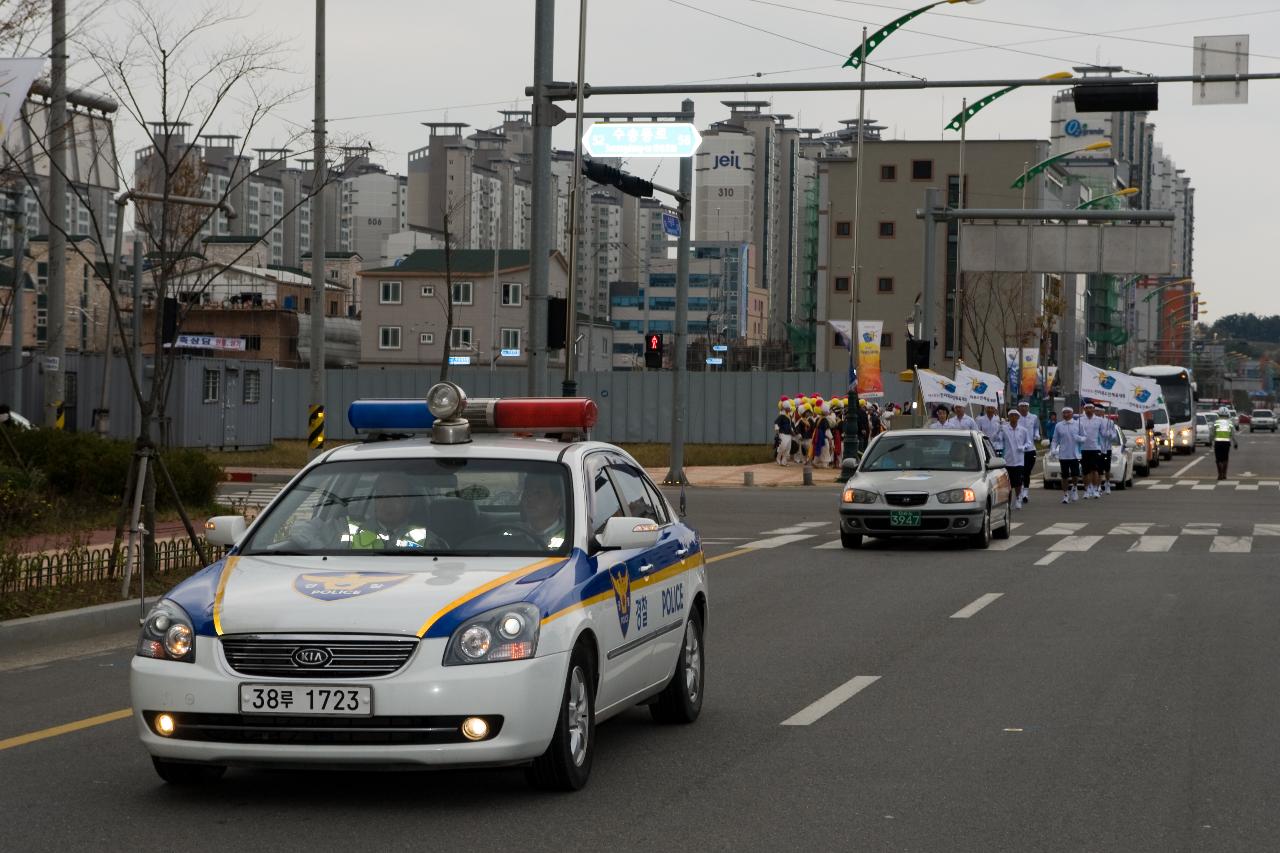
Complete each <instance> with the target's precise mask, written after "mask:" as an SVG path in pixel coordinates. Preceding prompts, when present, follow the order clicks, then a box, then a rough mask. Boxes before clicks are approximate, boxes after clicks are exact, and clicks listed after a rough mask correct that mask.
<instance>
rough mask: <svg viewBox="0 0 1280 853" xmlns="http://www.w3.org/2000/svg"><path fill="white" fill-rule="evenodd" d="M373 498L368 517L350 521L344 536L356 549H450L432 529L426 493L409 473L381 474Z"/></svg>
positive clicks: (376, 481) (374, 485)
mask: <svg viewBox="0 0 1280 853" xmlns="http://www.w3.org/2000/svg"><path fill="white" fill-rule="evenodd" d="M369 500H370V503H372V505H373V510H372V512H371V513H369V515H368V517H366V518H364V519H361V520H358V521H357V520H349V521H348V522H347V536H346V537H344V538H346V539H348V541H349V542H350V543H351V547H352V548H353V549H356V550H364V551H391V550H400V549H418V548H426V549H431V550H447V549H448V547H449V546H448V544H447V543H446V542H445V541H444V540H443V539H441V538H440V537H439V536H437V535H436V534H435V533H433V532H432V531H431V530H430V529H428V527H427V502H426V496H425V495H424V494H422V492H421V490H419V489H417V488H415V487H414V485H413V483H412V482H411V481H410V479H409V477H408V476H406V475H405V474H402V473H400V472H398V471H388V472H384V473H382V474H379V475H378V477H377V479H376V480H374V484H373V494H372V495H371V496H370V498H369Z"/></svg>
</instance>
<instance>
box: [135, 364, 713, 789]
mask: <svg viewBox="0 0 1280 853" xmlns="http://www.w3.org/2000/svg"><path fill="white" fill-rule="evenodd" d="M348 417H349V419H350V421H351V423H352V425H353V426H354V427H355V428H356V429H357V430H358V431H361V432H364V433H368V434H369V435H370V439H371V440H369V441H367V442H365V443H363V444H355V445H346V446H342V447H338V448H335V449H333V450H331V451H329V452H327V453H325V454H323V455H322V456H320V457H319V458H317V459H316V460H314V461H313V462H312V463H310V464H309V465H308V466H307V467H306V468H304V469H303V470H302V471H300V472H299V473H298V475H297V476H296V477H295V478H294V479H293V480H292V481H291V482H290V483H289V485H288V486H287V487H286V488H285V489H284V490H283V491H282V492H281V493H280V495H279V496H278V497H277V498H276V499H275V500H274V501H273V502H272V503H271V504H270V505H269V506H268V507H267V508H266V509H265V510H264V511H263V512H262V513H261V514H260V515H259V516H258V518H257V519H256V520H255V521H254V522H253V523H252V524H251V525H249V526H248V527H247V529H246V525H245V522H244V520H243V519H242V518H240V517H239V516H227V517H221V518H214V519H211V520H210V521H209V522H208V525H207V527H208V536H209V539H210V541H211V542H213V543H215V544H225V545H229V546H230V550H229V551H228V553H227V556H226V557H225V558H224V559H222V560H220V561H219V562H217V563H215V564H213V565H211V566H209V567H208V568H206V569H204V570H203V571H201V572H199V573H198V574H196V575H194V576H192V577H191V578H189V579H188V580H186V581H185V582H183V583H181V584H179V585H178V586H177V587H175V588H174V589H173V590H171V591H170V592H169V593H168V595H166V596H165V598H164V599H163V600H162V601H160V602H159V603H158V604H157V605H156V606H155V608H154V609H152V611H151V612H150V614H149V615H148V616H147V617H146V620H145V622H144V625H143V629H142V635H141V637H140V639H139V643H138V650H137V654H136V655H135V657H134V658H133V664H132V672H131V692H132V698H133V708H134V717H135V719H136V722H137V727H138V732H139V734H140V736H141V738H142V742H143V744H144V745H145V747H146V748H147V750H148V751H149V752H150V754H151V757H152V761H153V762H154V764H155V768H156V771H157V772H158V773H159V775H160V776H161V777H162V778H163V779H164V780H165V781H167V782H170V783H197V782H206V781H212V780H215V779H217V778H219V777H220V776H221V775H222V773H223V772H224V770H225V769H226V768H227V767H228V766H266V767H271V766H291V767H299V766H331V767H332V766H336V767H370V766H373V767H378V766H384V767H415V766H418V767H420V766H428V765H429V766H450V765H453V766H457V765H466V766H477V765H498V766H501V765H527V767H528V775H529V778H530V781H532V782H533V783H534V784H536V785H538V786H540V787H545V788H552V789H568V790H573V789H577V788H581V787H582V786H583V785H584V784H585V783H586V781H587V779H588V776H589V774H590V771H591V764H592V756H593V755H594V752H595V742H596V728H595V727H596V724H597V723H599V722H601V721H603V720H605V719H606V718H608V717H611V716H613V715H615V714H618V713H620V712H622V711H624V710H626V709H628V708H630V707H633V706H635V705H637V704H647V705H648V706H649V709H650V712H651V714H652V716H653V718H654V719H655V720H657V721H659V722H664V723H691V722H693V721H694V720H696V719H697V717H698V714H699V712H700V710H701V707H702V702H703V688H704V683H705V679H704V673H705V665H706V658H705V653H704V644H703V630H704V627H705V625H706V619H707V581H706V569H705V566H704V560H703V553H702V548H701V543H700V540H699V538H698V535H697V533H695V532H694V531H693V530H692V529H690V528H689V527H687V526H686V525H685V524H684V523H683V522H682V521H681V520H680V519H679V517H678V516H677V514H676V513H675V512H674V511H673V510H672V507H671V506H670V505H669V503H668V502H667V501H666V499H665V498H664V497H663V495H662V494H661V492H660V491H659V490H658V489H657V488H656V487H655V486H654V484H653V483H652V482H651V481H650V480H649V478H648V477H647V476H646V475H645V472H644V470H643V469H642V468H641V467H640V466H639V465H638V464H637V463H636V462H635V460H634V459H632V458H631V457H630V456H628V455H627V454H626V453H625V452H623V451H622V450H620V449H619V448H617V447H614V446H612V445H609V444H604V443H601V442H594V441H589V440H572V441H566V440H565V439H566V438H567V437H568V436H567V435H566V434H568V433H575V434H577V435H578V436H579V437H580V436H583V435H585V434H586V433H587V432H588V431H589V429H590V427H591V426H592V425H594V423H595V420H596V408H595V404H594V403H593V402H592V401H590V400H582V399H536V400H535V399H487V400H468V399H467V398H466V395H465V394H464V393H463V392H462V389H460V388H458V387H457V386H456V385H453V384H450V383H441V384H438V385H436V386H434V387H432V389H431V390H430V392H429V393H428V395H427V399H426V401H425V402H423V401H412V400H408V401H406V400H387V401H358V402H356V403H353V404H352V406H351V409H350V411H349V414H348ZM484 431H499V432H506V433H517V434H522V435H492V436H490V435H484V436H481V435H476V436H475V437H473V436H472V433H473V432H475V433H480V432H484ZM422 432H426V433H428V435H415V434H417V433H422ZM549 434H550V435H557V436H559V438H558V440H557V439H547V438H536V437H532V436H533V435H549Z"/></svg>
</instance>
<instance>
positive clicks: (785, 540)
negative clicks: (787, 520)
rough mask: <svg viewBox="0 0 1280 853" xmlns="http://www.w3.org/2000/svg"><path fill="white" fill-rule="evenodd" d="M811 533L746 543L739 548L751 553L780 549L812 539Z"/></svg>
mask: <svg viewBox="0 0 1280 853" xmlns="http://www.w3.org/2000/svg"><path fill="white" fill-rule="evenodd" d="M812 538H813V534H812V533H791V534H788V535H786V536H774V537H771V538H769V539H757V540H756V541H754V542H747V543H745V544H743V545H741V546H739V547H741V548H748V549H751V550H753V551H755V550H760V549H764V548H781V547H782V546H783V545H790V544H791V543H792V542H803V541H804V540H806V539H812Z"/></svg>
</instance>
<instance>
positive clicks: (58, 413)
mask: <svg viewBox="0 0 1280 853" xmlns="http://www.w3.org/2000/svg"><path fill="white" fill-rule="evenodd" d="M53 428H54V429H66V428H67V407H66V404H64V403H63V402H62V401H61V400H59V401H58V402H56V403H54V404H53Z"/></svg>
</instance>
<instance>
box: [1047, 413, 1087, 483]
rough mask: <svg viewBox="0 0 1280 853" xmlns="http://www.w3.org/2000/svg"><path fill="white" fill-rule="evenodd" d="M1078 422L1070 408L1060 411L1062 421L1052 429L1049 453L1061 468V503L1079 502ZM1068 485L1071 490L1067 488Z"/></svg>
mask: <svg viewBox="0 0 1280 853" xmlns="http://www.w3.org/2000/svg"><path fill="white" fill-rule="evenodd" d="M1080 438H1081V436H1080V422H1079V421H1077V420H1076V419H1075V416H1074V414H1073V412H1072V409H1071V407H1070V406H1064V407H1063V409H1062V420H1060V421H1058V425H1057V426H1056V427H1054V429H1053V441H1051V442H1050V443H1049V452H1050V453H1052V454H1053V455H1054V456H1056V457H1058V464H1059V465H1061V466H1062V502H1063V503H1068V502H1070V501H1075V500H1079V495H1078V494H1077V493H1076V486H1077V485H1078V484H1079V482H1080ZM1068 483H1070V485H1071V488H1070V489H1068V488H1067V484H1068Z"/></svg>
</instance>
